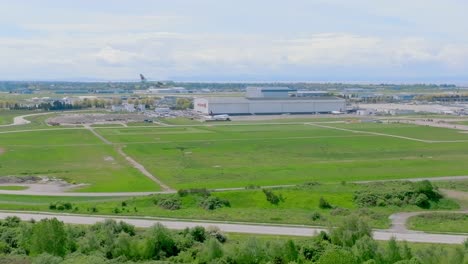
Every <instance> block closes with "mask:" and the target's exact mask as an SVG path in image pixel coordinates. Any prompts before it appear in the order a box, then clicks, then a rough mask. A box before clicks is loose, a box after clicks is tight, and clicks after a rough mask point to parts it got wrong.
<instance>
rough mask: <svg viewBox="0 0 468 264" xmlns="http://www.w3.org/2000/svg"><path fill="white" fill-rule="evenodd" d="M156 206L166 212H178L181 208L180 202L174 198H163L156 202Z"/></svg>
mask: <svg viewBox="0 0 468 264" xmlns="http://www.w3.org/2000/svg"><path fill="white" fill-rule="evenodd" d="M156 203H157V205H158V206H159V207H161V208H164V209H167V210H179V209H180V208H181V206H182V202H181V201H180V199H179V198H176V197H165V198H160V199H158V200H157V202H156Z"/></svg>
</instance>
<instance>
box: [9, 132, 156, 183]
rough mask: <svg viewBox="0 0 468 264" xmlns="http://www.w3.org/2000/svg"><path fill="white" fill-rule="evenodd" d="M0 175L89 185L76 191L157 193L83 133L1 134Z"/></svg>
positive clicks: (115, 155)
mask: <svg viewBox="0 0 468 264" xmlns="http://www.w3.org/2000/svg"><path fill="white" fill-rule="evenodd" d="M0 146H1V147H2V148H3V150H4V153H3V154H2V155H0V175H1V176H6V175H16V176H22V175H37V176H48V177H57V178H61V179H65V180H67V181H69V182H76V183H86V184H90V185H89V186H87V187H84V188H82V189H80V190H79V191H86V192H119V191H124V192H125V191H154V190H158V189H159V186H157V185H156V184H155V183H154V182H152V181H151V180H149V179H148V178H147V177H145V176H144V175H142V174H141V173H140V172H139V171H138V170H136V169H134V168H133V167H131V165H130V164H129V163H128V162H127V161H126V160H125V159H124V158H123V157H122V156H120V155H119V154H118V153H117V151H116V150H115V148H114V146H109V145H105V144H104V143H102V142H101V141H100V140H99V139H98V138H97V137H96V136H94V135H93V134H92V133H91V132H89V131H87V130H84V129H72V130H54V131H34V132H20V133H9V134H0Z"/></svg>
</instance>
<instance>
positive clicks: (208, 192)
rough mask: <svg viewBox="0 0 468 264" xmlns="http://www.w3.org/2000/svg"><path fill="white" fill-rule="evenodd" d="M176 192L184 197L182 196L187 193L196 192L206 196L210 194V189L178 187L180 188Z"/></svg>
mask: <svg viewBox="0 0 468 264" xmlns="http://www.w3.org/2000/svg"><path fill="white" fill-rule="evenodd" d="M177 194H178V195H179V196H180V197H184V196H187V195H189V194H197V195H201V196H204V197H207V196H210V195H211V193H210V191H208V190H207V189H205V188H201V189H180V190H178V191H177Z"/></svg>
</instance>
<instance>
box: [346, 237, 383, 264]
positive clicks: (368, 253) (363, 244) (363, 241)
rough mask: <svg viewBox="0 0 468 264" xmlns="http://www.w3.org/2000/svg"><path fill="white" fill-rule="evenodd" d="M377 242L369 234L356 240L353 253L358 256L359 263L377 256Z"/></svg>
mask: <svg viewBox="0 0 468 264" xmlns="http://www.w3.org/2000/svg"><path fill="white" fill-rule="evenodd" d="M377 248H378V245H377V243H376V242H375V241H374V240H373V239H372V238H371V237H369V236H363V237H361V238H360V239H358V240H357V241H356V243H355V244H354V246H353V249H352V250H353V254H354V256H356V258H357V260H358V261H359V263H361V262H364V261H367V260H370V259H374V260H375V259H376V257H377Z"/></svg>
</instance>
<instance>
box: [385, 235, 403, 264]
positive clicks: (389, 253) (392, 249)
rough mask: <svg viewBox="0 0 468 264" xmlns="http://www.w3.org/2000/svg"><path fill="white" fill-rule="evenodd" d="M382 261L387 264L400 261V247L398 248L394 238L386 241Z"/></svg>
mask: <svg viewBox="0 0 468 264" xmlns="http://www.w3.org/2000/svg"><path fill="white" fill-rule="evenodd" d="M384 259H385V261H386V262H387V263H395V262H397V261H400V260H402V257H401V254H400V247H399V246H398V244H397V242H396V240H395V238H392V239H390V240H389V241H388V244H387V250H386V252H385V256H384Z"/></svg>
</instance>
